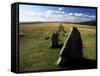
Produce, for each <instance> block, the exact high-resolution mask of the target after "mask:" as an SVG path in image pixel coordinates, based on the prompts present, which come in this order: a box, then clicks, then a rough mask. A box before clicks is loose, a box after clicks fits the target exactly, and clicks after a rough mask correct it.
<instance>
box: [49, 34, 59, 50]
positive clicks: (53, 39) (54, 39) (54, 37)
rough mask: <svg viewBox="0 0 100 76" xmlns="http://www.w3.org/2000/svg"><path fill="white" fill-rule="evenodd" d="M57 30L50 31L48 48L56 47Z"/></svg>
mask: <svg viewBox="0 0 100 76" xmlns="http://www.w3.org/2000/svg"><path fill="white" fill-rule="evenodd" d="M58 41H59V40H58V32H56V33H52V35H51V38H50V48H57V47H58Z"/></svg>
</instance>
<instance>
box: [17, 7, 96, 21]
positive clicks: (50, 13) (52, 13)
mask: <svg viewBox="0 0 100 76" xmlns="http://www.w3.org/2000/svg"><path fill="white" fill-rule="evenodd" d="M61 10H63V8H59V9H58V10H47V11H46V12H44V13H36V12H33V11H20V14H19V17H20V22H35V21H47V22H57V21H58V22H83V21H92V20H95V18H96V17H95V16H94V15H89V14H84V13H78V12H74V13H73V12H70V13H66V12H64V11H61Z"/></svg>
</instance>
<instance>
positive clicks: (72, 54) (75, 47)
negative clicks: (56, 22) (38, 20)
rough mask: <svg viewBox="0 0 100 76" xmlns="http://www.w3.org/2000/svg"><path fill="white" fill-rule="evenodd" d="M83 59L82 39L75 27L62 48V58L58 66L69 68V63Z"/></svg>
mask: <svg viewBox="0 0 100 76" xmlns="http://www.w3.org/2000/svg"><path fill="white" fill-rule="evenodd" d="M81 58H82V38H81V34H80V32H79V30H78V29H77V28H76V27H73V28H72V29H71V31H70V33H69V34H68V36H67V38H66V40H65V42H64V44H63V47H62V48H61V52H60V57H59V59H58V62H57V64H58V65H59V66H67V63H68V61H71V60H77V59H81Z"/></svg>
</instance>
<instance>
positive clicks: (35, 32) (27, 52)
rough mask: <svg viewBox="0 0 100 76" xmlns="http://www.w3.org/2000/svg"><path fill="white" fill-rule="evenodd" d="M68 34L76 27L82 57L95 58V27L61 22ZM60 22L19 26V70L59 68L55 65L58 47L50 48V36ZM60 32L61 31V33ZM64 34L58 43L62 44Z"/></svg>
mask: <svg viewBox="0 0 100 76" xmlns="http://www.w3.org/2000/svg"><path fill="white" fill-rule="evenodd" d="M62 24H63V26H64V29H65V31H66V33H65V36H66V35H67V34H68V32H69V31H70V29H71V28H72V27H77V28H78V29H79V31H80V33H81V36H82V40H83V47H84V48H83V57H84V58H88V59H94V60H95V59H96V29H95V28H96V27H95V26H88V25H77V24H67V23H62ZM59 25H60V23H38V24H27V25H26V24H25V25H20V26H19V35H21V36H20V46H19V66H20V68H19V70H20V71H32V70H33V71H35V70H47V69H59V67H58V66H57V65H56V62H57V59H58V57H59V53H60V48H59V49H50V48H49V45H50V39H48V40H45V39H44V38H45V37H48V36H49V37H50V35H51V34H52V33H53V32H56V31H57V30H58V27H59ZM61 34H62V33H61ZM65 36H62V35H60V37H59V39H60V43H62V44H63V42H64V40H65Z"/></svg>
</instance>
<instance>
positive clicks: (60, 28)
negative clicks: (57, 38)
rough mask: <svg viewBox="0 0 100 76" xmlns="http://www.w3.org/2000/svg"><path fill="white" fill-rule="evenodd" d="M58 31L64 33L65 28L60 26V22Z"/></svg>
mask: <svg viewBox="0 0 100 76" xmlns="http://www.w3.org/2000/svg"><path fill="white" fill-rule="evenodd" d="M59 32H64V33H65V30H64V27H63V26H62V24H60V26H59Z"/></svg>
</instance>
